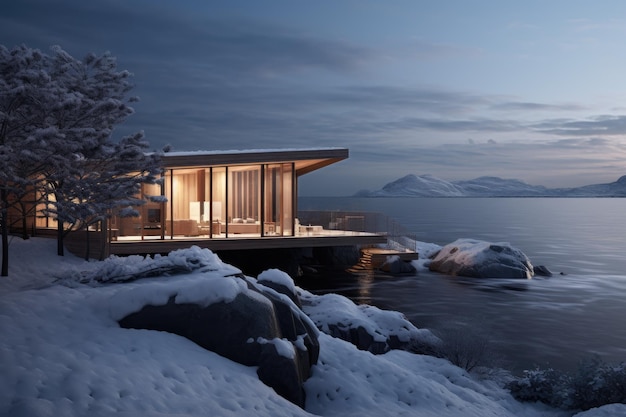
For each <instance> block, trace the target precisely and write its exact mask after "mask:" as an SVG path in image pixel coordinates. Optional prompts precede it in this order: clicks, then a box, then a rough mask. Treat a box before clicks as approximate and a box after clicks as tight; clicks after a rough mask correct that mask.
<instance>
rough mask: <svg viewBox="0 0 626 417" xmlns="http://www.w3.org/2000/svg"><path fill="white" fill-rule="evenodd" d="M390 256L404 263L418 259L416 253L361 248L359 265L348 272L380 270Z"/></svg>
mask: <svg viewBox="0 0 626 417" xmlns="http://www.w3.org/2000/svg"><path fill="white" fill-rule="evenodd" d="M390 256H397V257H399V258H400V259H401V260H403V261H405V262H409V261H413V260H416V259H418V258H419V254H418V253H417V252H411V251H397V250H393V249H383V248H363V249H361V257H360V258H359V263H357V264H356V265H354V266H352V267H351V268H349V269H348V271H349V272H361V271H371V270H375V269H380V268H381V267H382V266H383V265H384V264H385V262H386V261H387V258H388V257H390Z"/></svg>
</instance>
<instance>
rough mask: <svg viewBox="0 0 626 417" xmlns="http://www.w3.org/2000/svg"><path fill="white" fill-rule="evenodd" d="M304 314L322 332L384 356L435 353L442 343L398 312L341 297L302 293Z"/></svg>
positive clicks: (428, 331) (302, 291) (337, 295)
mask: <svg viewBox="0 0 626 417" xmlns="http://www.w3.org/2000/svg"><path fill="white" fill-rule="evenodd" d="M300 298H301V299H302V304H303V307H302V308H303V310H304V312H305V313H306V314H307V315H308V316H309V317H310V318H311V320H313V322H314V323H315V325H316V326H317V327H318V329H320V330H321V331H322V332H324V333H326V334H329V335H331V336H334V337H337V338H339V339H342V340H345V341H347V342H350V343H352V344H353V345H355V346H356V347H357V348H358V349H360V350H367V351H369V352H372V353H376V354H380V353H385V352H388V351H389V350H392V349H403V350H411V351H418V352H420V353H425V352H428V353H430V352H433V351H434V350H436V349H435V347H436V346H438V345H439V344H440V343H441V341H440V340H439V338H438V337H436V336H435V335H434V334H433V333H432V332H431V331H430V330H427V329H418V328H417V327H415V326H414V325H413V324H412V323H411V322H410V321H408V320H407V319H406V317H404V315H403V314H402V313H400V312H397V311H387V310H381V309H379V308H377V307H374V306H370V305H366V304H362V305H356V304H355V303H353V302H352V301H351V300H350V299H348V298H346V297H344V296H342V295H339V294H325V295H314V294H311V293H310V292H308V291H304V290H301V291H300Z"/></svg>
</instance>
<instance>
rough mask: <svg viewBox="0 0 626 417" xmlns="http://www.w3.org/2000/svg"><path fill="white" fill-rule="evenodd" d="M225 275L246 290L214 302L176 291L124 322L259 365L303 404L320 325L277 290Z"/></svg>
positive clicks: (269, 381) (265, 376) (269, 380)
mask: <svg viewBox="0 0 626 417" xmlns="http://www.w3.org/2000/svg"><path fill="white" fill-rule="evenodd" d="M223 279H235V280H244V281H245V283H246V285H247V290H245V291H243V292H240V293H239V294H237V295H236V296H235V297H234V299H233V300H230V301H228V302H224V301H220V302H215V303H212V304H209V305H201V304H194V303H186V302H181V303H177V302H176V297H175V296H172V297H170V298H169V300H168V301H167V303H166V304H163V305H145V306H144V307H143V308H142V309H141V310H139V311H137V312H135V313H132V314H129V315H127V316H126V317H124V318H122V319H121V320H119V324H120V326H121V327H124V328H136V329H149V330H160V331H166V332H170V333H174V334H177V335H180V336H183V337H186V338H188V339H189V340H191V341H193V342H195V343H197V344H198V345H200V346H202V347H203V348H205V349H207V350H210V351H213V352H215V353H217V354H219V355H222V356H224V357H226V358H229V359H231V360H233V361H236V362H239V363H241V364H244V365H248V366H258V370H257V374H258V375H259V379H260V380H261V381H263V382H264V383H265V384H266V385H268V386H270V387H272V388H274V390H275V391H276V392H277V393H278V394H280V395H281V396H283V397H284V398H286V399H288V400H289V401H291V402H293V403H295V404H297V405H299V406H301V407H304V403H305V393H304V389H303V387H302V384H303V382H304V381H305V380H306V379H307V378H308V377H309V376H310V374H311V366H312V365H314V364H316V363H317V359H318V357H319V343H318V341H317V334H318V333H317V329H316V328H315V326H314V325H313V324H312V323H311V322H310V321H309V320H308V318H307V317H306V316H305V315H304V313H303V312H302V311H301V310H300V309H298V308H297V307H296V306H295V304H294V303H293V302H291V301H290V300H289V299H285V298H286V297H282V296H280V295H279V294H278V293H277V292H276V291H274V290H270V291H267V289H265V288H263V286H261V285H258V284H256V283H254V282H251V281H246V280H245V279H243V278H239V277H225V278H223ZM203 288H205V289H206V288H207V287H203Z"/></svg>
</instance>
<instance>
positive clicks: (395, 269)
mask: <svg viewBox="0 0 626 417" xmlns="http://www.w3.org/2000/svg"><path fill="white" fill-rule="evenodd" d="M380 270H381V271H383V272H387V273H389V274H392V275H400V274H413V273H415V272H416V271H417V270H416V269H415V267H414V266H413V264H411V261H405V260H403V259H401V258H400V257H399V256H390V257H389V259H387V261H386V262H385V263H384V264H382V266H381V267H380Z"/></svg>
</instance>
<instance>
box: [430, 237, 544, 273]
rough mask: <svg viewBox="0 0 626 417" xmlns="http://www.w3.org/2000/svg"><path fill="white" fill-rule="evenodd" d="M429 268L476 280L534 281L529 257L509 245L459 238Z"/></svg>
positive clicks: (440, 252)
mask: <svg viewBox="0 0 626 417" xmlns="http://www.w3.org/2000/svg"><path fill="white" fill-rule="evenodd" d="M429 269H430V270H431V271H435V272H441V273H444V274H448V275H460V276H466V277H476V278H525V279H526V278H532V276H533V266H532V264H531V263H530V260H529V259H528V257H527V256H526V255H525V254H524V253H523V252H522V251H521V250H519V249H517V248H514V247H512V246H511V245H510V244H509V243H490V242H485V241H482V240H474V239H458V240H456V241H454V242H452V243H450V244H448V245H446V246H444V247H443V248H442V249H441V250H440V251H439V253H438V254H437V255H436V256H435V257H434V259H433V260H432V261H431V262H430V264H429Z"/></svg>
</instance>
